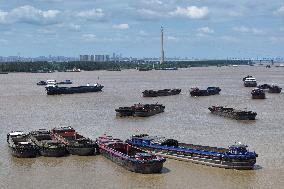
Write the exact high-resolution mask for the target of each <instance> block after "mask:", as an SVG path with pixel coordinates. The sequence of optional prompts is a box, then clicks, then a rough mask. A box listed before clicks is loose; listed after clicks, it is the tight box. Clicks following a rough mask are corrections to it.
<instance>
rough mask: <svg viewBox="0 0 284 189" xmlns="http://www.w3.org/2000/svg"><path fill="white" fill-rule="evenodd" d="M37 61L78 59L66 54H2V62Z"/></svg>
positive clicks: (0, 59)
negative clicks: (4, 55) (31, 55)
mask: <svg viewBox="0 0 284 189" xmlns="http://www.w3.org/2000/svg"><path fill="white" fill-rule="evenodd" d="M36 61H46V62H71V61H78V58H75V57H65V56H51V55H49V56H39V57H33V58H31V57H21V56H7V57H3V56H0V62H36Z"/></svg>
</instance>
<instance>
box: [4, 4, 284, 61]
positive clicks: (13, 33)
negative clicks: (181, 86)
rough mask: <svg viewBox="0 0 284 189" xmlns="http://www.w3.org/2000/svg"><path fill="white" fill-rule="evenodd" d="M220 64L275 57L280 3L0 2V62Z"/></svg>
mask: <svg viewBox="0 0 284 189" xmlns="http://www.w3.org/2000/svg"><path fill="white" fill-rule="evenodd" d="M161 26H163V27H164V50H165V57H195V58H208V59H225V58H227V57H236V58H242V57H254V58H255V57H273V58H274V57H279V56H283V54H284V49H283V47H282V46H283V42H284V35H283V32H284V3H283V1H280V0H272V1H269V2H268V1H264V0H259V1H257V2H251V1H241V2H227V1H225V0H219V1H218V2H211V1H209V0H204V1H191V0H185V1H180V0H167V1H165V0H148V1H142V0H137V1H135V2H133V1H131V0H122V1H119V3H117V1H115V0H105V1H103V0H97V1H92V0H85V1H79V0H72V1H70V0H22V1H20V2H19V1H16V0H9V1H8V0H2V1H1V2H0V32H1V36H0V52H1V53H0V56H4V57H5V56H11V55H14V56H18V55H19V54H20V56H23V57H37V56H39V55H49V54H52V55H53V56H67V57H79V55H80V54H93V52H97V53H98V54H109V55H111V54H112V53H113V52H119V53H122V54H123V55H124V56H126V57H137V58H142V57H159V56H160V54H161V50H160V49H161V47H160V27H161Z"/></svg>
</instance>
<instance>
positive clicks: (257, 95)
mask: <svg viewBox="0 0 284 189" xmlns="http://www.w3.org/2000/svg"><path fill="white" fill-rule="evenodd" d="M251 95H252V99H265V92H264V91H263V90H262V89H259V88H255V89H253V90H252V91H251Z"/></svg>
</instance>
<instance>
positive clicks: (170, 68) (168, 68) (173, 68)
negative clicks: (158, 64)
mask: <svg viewBox="0 0 284 189" xmlns="http://www.w3.org/2000/svg"><path fill="white" fill-rule="evenodd" d="M155 70H178V68H177V67H167V68H155Z"/></svg>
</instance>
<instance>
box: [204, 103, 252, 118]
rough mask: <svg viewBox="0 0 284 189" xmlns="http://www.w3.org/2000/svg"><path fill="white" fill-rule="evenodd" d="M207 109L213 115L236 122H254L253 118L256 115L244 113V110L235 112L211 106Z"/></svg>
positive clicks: (249, 112) (231, 109)
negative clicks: (235, 120)
mask: <svg viewBox="0 0 284 189" xmlns="http://www.w3.org/2000/svg"><path fill="white" fill-rule="evenodd" d="M208 109H209V110H210V112H211V113H213V114H216V115H219V116H224V117H229V118H232V119H237V120H255V117H256V115H257V113H256V112H252V111H246V110H236V109H234V108H227V107H223V106H211V107H209V108H208Z"/></svg>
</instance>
